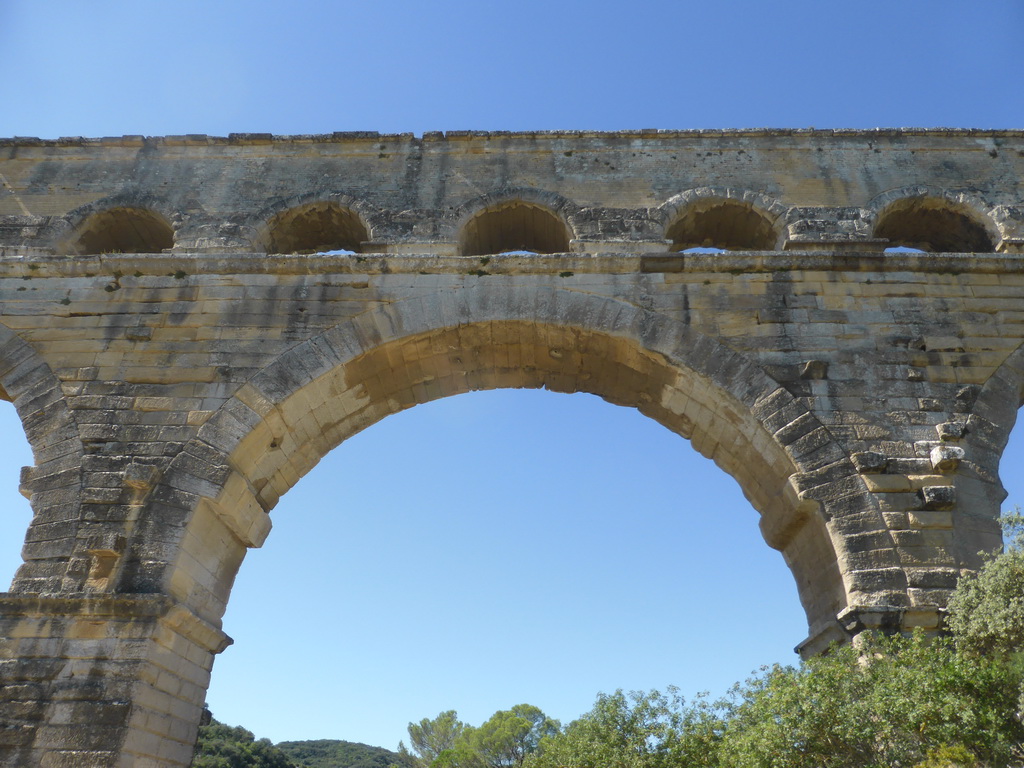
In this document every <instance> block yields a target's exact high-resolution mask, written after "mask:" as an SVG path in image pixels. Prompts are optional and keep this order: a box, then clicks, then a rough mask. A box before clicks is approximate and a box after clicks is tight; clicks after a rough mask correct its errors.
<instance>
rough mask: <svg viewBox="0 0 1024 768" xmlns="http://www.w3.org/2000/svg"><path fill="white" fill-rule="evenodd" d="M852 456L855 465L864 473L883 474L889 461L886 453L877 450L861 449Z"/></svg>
mask: <svg viewBox="0 0 1024 768" xmlns="http://www.w3.org/2000/svg"><path fill="white" fill-rule="evenodd" d="M851 458H852V459H853V466H855V467H856V468H857V471H858V472H860V473H861V474H862V475H868V474H881V473H883V472H885V469H886V466H887V465H888V463H889V460H888V458H887V457H886V456H885V454H882V453H878V452H877V451H860V452H859V453H855V454H853V456H852V457H851Z"/></svg>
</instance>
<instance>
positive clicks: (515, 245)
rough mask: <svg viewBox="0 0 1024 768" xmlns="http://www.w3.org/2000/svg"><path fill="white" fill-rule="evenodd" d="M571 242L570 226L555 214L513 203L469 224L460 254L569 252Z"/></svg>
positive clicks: (461, 239) (461, 238)
mask: <svg viewBox="0 0 1024 768" xmlns="http://www.w3.org/2000/svg"><path fill="white" fill-rule="evenodd" d="M570 239H571V234H570V232H569V227H568V225H567V224H566V223H565V221H563V220H562V219H561V218H560V217H559V216H558V215H556V214H555V213H554V212H552V211H551V210H549V209H548V208H545V207H543V206H540V205H537V204H535V203H527V202H523V201H521V200H513V201H508V202H503V203H500V204H498V205H494V206H490V207H489V208H485V209H484V210H482V211H480V212H479V213H477V214H476V215H475V216H473V218H471V219H470V220H469V221H467V222H466V224H465V226H464V227H463V228H462V232H460V234H459V253H460V254H461V255H463V256H487V255H494V254H499V253H507V252H521V251H526V252H531V253H544V254H546V253H568V251H569V240H570Z"/></svg>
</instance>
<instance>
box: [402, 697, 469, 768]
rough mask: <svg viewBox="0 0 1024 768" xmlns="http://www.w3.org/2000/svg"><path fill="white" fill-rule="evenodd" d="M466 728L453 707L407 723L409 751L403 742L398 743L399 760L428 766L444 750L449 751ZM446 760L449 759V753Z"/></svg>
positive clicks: (422, 767) (414, 764) (421, 766)
mask: <svg viewBox="0 0 1024 768" xmlns="http://www.w3.org/2000/svg"><path fill="white" fill-rule="evenodd" d="M465 730H466V724H465V723H463V722H462V721H461V720H459V716H458V713H457V712H456V711H455V710H454V709H449V710H448V711H446V712H442V713H440V714H439V715H438V716H437V717H435V718H434V719H433V720H431V719H430V718H427V717H425V718H423V719H422V720H420V721H419V722H418V723H409V726H408V732H409V743H410V745H411V746H412V750H411V751H410V750H409V749H408V748H407V747H406V746H405V742H401V741H400V742H399V743H398V754H399V759H400V761H401V762H402V763H403V764H405V765H412V766H419V767H420V768H429V766H432V765H434V763H435V761H436V760H437V759H438V758H439V757H440V756H441V755H442V754H443V753H446V752H451V751H452V750H453V749H454V748H455V746H456V744H457V743H458V742H459V740H460V739H461V738H462V736H463V734H464V732H465ZM446 759H447V760H451V756H450V755H449V756H448V757H447V758H446Z"/></svg>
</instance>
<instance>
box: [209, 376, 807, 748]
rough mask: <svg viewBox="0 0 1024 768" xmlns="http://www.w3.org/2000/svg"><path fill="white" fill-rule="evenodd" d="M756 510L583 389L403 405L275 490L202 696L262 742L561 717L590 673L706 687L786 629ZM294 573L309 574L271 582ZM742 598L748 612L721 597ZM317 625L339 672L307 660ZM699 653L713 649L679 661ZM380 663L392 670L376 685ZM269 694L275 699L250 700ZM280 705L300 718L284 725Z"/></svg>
mask: <svg viewBox="0 0 1024 768" xmlns="http://www.w3.org/2000/svg"><path fill="white" fill-rule="evenodd" d="M694 484H700V485H701V488H700V489H696V488H694V487H693V486H694ZM356 486H365V487H356ZM683 497H685V498H683ZM755 518H756V516H755V514H754V512H753V511H752V510H751V509H750V508H749V504H748V502H747V501H746V500H745V499H744V498H743V497H742V495H741V494H740V493H739V492H738V488H737V487H736V484H735V483H734V482H733V481H732V479H731V478H730V477H728V476H726V474H725V473H723V472H720V471H718V470H717V469H716V468H712V467H711V466H709V464H708V462H707V461H706V460H704V459H702V458H701V457H699V456H698V455H697V454H696V453H695V452H694V451H693V450H691V447H690V446H689V445H687V444H686V443H685V442H684V441H682V440H679V439H677V437H676V435H674V434H671V433H670V432H669V431H668V430H665V429H663V428H662V427H661V426H660V425H658V424H656V423H654V422H652V421H651V420H650V419H646V418H642V417H641V416H640V415H639V414H637V413H636V412H635V411H633V410H632V409H626V408H617V407H613V406H611V405H609V404H607V403H605V402H602V401H601V400H600V399H598V398H596V397H591V396H588V395H582V394H574V395H563V394H555V393H550V392H545V391H538V390H532V391H523V390H497V391H490V392H475V393H470V394H466V395H459V396H456V397H450V398H443V399H441V400H437V401H433V402H431V403H428V404H425V405H421V406H417V407H415V408H412V409H410V410H408V411H405V412H402V413H399V414H395V415H393V416H389V417H387V418H385V419H383V420H382V421H381V422H380V423H378V424H375V425H374V426H373V427H372V428H369V429H367V430H365V431H363V432H361V433H359V434H358V435H355V436H353V437H352V438H351V439H349V440H348V441H346V442H344V443H342V444H341V445H340V446H338V447H337V448H336V449H335V450H334V451H332V452H331V453H330V454H329V455H328V456H327V457H326V458H325V459H324V460H323V461H322V462H321V464H319V465H318V466H317V467H316V468H315V469H314V470H313V471H311V472H310V473H309V475H307V476H306V477H304V478H303V479H302V481H301V482H299V483H298V484H297V485H296V486H295V487H294V488H293V489H292V490H290V491H289V492H288V494H287V495H286V496H284V497H283V498H282V500H281V503H280V505H279V506H278V507H277V508H276V509H275V510H274V519H275V528H274V531H273V532H272V534H271V536H270V538H269V539H268V542H267V544H266V546H265V548H264V549H263V550H261V551H258V552H252V553H250V554H249V555H248V556H247V558H246V562H245V564H244V565H243V568H242V570H241V572H240V574H239V579H238V584H237V586H236V587H235V590H234V592H233V594H232V598H231V606H230V607H229V609H228V615H227V616H226V617H225V629H226V630H227V631H228V632H229V633H230V634H232V635H233V636H234V637H235V638H236V643H235V645H233V646H232V647H231V648H230V649H229V650H228V651H227V652H226V653H225V654H224V655H223V656H221V657H219V658H218V660H217V662H216V664H215V669H214V674H213V682H212V684H211V689H210V695H209V697H208V700H209V703H210V706H211V709H212V710H213V712H214V713H215V714H216V715H217V717H218V718H220V719H224V718H225V717H226V716H229V715H228V714H227V713H234V712H237V714H231V715H230V717H233V718H234V719H233V720H232V722H242V723H245V724H246V727H248V728H250V729H253V730H255V731H257V732H258V733H260V734H261V735H268V736H271V737H272V738H273V739H274V740H275V741H276V740H278V739H280V738H289V739H292V738H323V737H325V736H332V737H337V738H347V739H352V740H356V739H357V738H358V739H361V740H364V741H366V740H368V738H369V736H368V734H370V733H376V732H378V731H385V730H386V731H387V732H388V733H391V734H393V735H392V736H391V737H390V738H389V739H387V740H377V741H373V742H372V743H379V744H382V745H383V746H385V747H388V748H394V746H395V744H396V743H397V740H398V738H400V737H401V738H404V737H405V734H404V733H403V732H402V728H403V727H404V725H405V723H406V722H408V721H409V720H418V719H419V718H420V717H421V716H424V715H426V714H428V713H434V712H437V711H440V710H442V709H450V708H458V709H459V710H460V712H463V711H464V709H465V708H469V707H470V703H471V702H472V701H481V704H480V706H484V703H486V702H493V706H492V707H491V709H490V711H494V710H495V709H498V708H505V707H507V706H508V705H509V702H510V701H512V700H515V701H519V700H520V699H524V700H529V701H530V702H531V703H535V704H539V705H541V706H542V707H543V708H544V709H545V711H547V712H548V713H549V714H551V715H552V716H555V717H562V718H564V719H565V720H566V721H567V720H568V719H570V718H571V717H575V716H576V715H578V714H579V713H580V712H582V711H584V710H585V709H586V708H587V707H589V706H590V705H591V703H592V697H593V695H594V694H595V693H596V692H597V690H598V689H601V688H614V687H627V688H628V687H647V686H654V685H657V686H659V687H661V686H664V685H665V684H667V683H669V682H672V681H675V680H683V681H685V682H684V685H685V686H687V687H688V688H689V689H690V690H689V691H687V692H688V693H691V692H692V693H696V692H697V691H698V690H704V689H710V690H713V691H715V692H718V691H721V692H723V693H724V691H725V689H726V687H727V686H728V685H730V684H731V683H733V682H735V680H737V679H740V676H742V675H745V674H747V673H748V672H749V671H750V670H751V669H754V668H756V667H757V666H759V665H761V664H765V663H771V662H773V661H776V660H778V661H780V662H783V663H785V662H786V661H789V660H791V659H792V646H793V634H791V633H797V632H799V631H800V629H801V627H800V622H801V616H800V608H799V603H798V601H797V599H796V595H795V590H794V589H793V582H792V579H791V577H790V575H789V573H788V571H787V570H786V569H785V568H784V567H783V563H782V561H781V560H779V558H778V555H777V554H776V553H775V552H772V551H771V550H769V549H768V548H767V547H765V546H764V544H763V542H762V541H761V540H760V537H759V536H758V535H757V532H756V530H755V528H754V525H753V523H754V521H755ZM314 532H315V533H314ZM296 552H301V553H302V554H294V553H296ZM727 563H728V564H729V565H726V564H727ZM294 584H302V585H313V587H312V588H311V589H302V590H295V589H293V588H283V589H282V588H281V586H282V585H294ZM738 595H743V596H744V598H743V600H744V602H745V603H746V602H747V601H750V600H756V601H757V603H758V611H757V615H758V617H759V618H757V619H754V617H753V616H751V615H750V614H749V613H748V612H747V609H746V607H745V606H744V605H736V606H735V608H736V609H733V608H730V607H726V606H730V605H732V604H733V601H736V600H737V596H738ZM325 596H329V597H326V601H327V602H329V604H330V609H329V612H330V615H327V616H324V617H323V618H322V619H320V620H319V621H318V622H317V628H318V630H319V634H318V633H308V634H307V633H294V631H293V627H292V625H289V624H285V623H281V622H274V621H267V620H266V618H265V617H266V616H267V615H268V614H269V615H278V613H279V612H281V613H286V614H288V615H299V616H302V615H317V614H318V612H320V611H321V610H322V609H323V606H324V603H325ZM781 598H784V599H781ZM765 617H770V618H765ZM752 620H753V621H757V622H758V630H757V631H756V632H751V631H749V630H750V622H751V621H752ZM279 624H280V626H278V625H279ZM411 628H415V632H412V631H411ZM295 634H300V635H306V637H305V638H303V637H293V635H295ZM324 635H326V636H329V637H331V638H332V641H331V642H332V645H331V651H330V654H331V656H332V658H342V659H360V660H361V662H360V663H359V664H357V665H356V666H357V669H353V670H351V671H346V669H345V666H344V665H341V664H339V665H333V664H324V660H325V658H326V656H327V651H325V649H324V647H323V641H322V637H323V636H324ZM303 640H305V641H306V643H305V645H301V643H302V642H303ZM285 647H287V648H289V652H288V653H281V651H280V649H281V648H285ZM705 657H710V658H715V659H717V660H718V662H719V663H718V664H696V663H695V662H694V661H693V659H695V658H705ZM496 659H500V660H501V661H500V663H494V662H495V660H496ZM601 659H604V660H605V662H606V663H602V662H601ZM384 666H386V667H387V674H388V676H389V677H392V678H397V679H399V680H401V682H402V685H401V687H397V686H391V687H389V690H388V691H387V693H386V694H383V692H382V691H381V690H380V688H381V682H382V678H381V676H380V668H381V667H384ZM270 667H272V668H273V669H274V674H273V675H263V674H257V675H254V674H253V673H252V670H253V669H262V668H270ZM713 667H718V669H713ZM303 681H305V683H303ZM640 681H644V682H643V685H641V682H640ZM304 684H305V685H306V686H309V688H307V690H309V693H308V695H307V694H306V693H305V691H304V690H303V688H302V686H303V685H304ZM321 689H323V690H321ZM551 689H553V690H551ZM338 690H345V691H346V693H347V696H346V697H339V696H337V695H333V696H332V695H331V692H336V691H338ZM517 690H519V691H526V693H516V692H515V691H517ZM320 699H324V700H327V699H329V700H330V701H331V706H329V707H318V706H317V704H316V702H317V701H318V700H320ZM279 700H280V701H285V700H287V701H290V702H292V703H291V704H289V705H288V706H289V712H288V713H284V712H281V711H280V710H278V712H277V713H275V711H274V710H275V709H276V708H275V707H273V706H272V705H270V706H268V705H267V702H274V701H279ZM257 702H259V704H258V705H257ZM292 708H294V709H295V710H297V711H298V712H303V715H302V717H301V726H299V727H302V728H307V729H308V732H306V733H302V734H295V733H294V732H287V731H285V730H284V729H285V728H286V725H285V723H283V722H282V720H285V719H286V718H287V716H288V715H290V714H292V713H291V709H292ZM304 710H305V711H304ZM490 711H488V712H487V713H486V714H490ZM221 713H225V714H221ZM307 713H308V714H307ZM275 714H280V715H281V716H280V717H277V716H275ZM293 719H299V718H298V717H297V715H293ZM264 722H265V723H266V724H267V725H266V727H264V726H263V723H264ZM340 723H344V727H346V728H349V729H351V730H350V732H349V733H345V732H342V733H338V732H337V730H336V729H338V728H339V724H340ZM388 723H390V724H391V726H392V727H391V728H390V729H388V728H386V727H385V724H388ZM275 729H277V730H275ZM278 734H280V735H278Z"/></svg>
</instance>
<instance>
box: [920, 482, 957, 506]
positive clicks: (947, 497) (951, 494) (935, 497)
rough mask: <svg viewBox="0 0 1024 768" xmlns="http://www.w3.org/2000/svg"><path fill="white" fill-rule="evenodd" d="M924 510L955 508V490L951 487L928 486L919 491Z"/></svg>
mask: <svg viewBox="0 0 1024 768" xmlns="http://www.w3.org/2000/svg"><path fill="white" fill-rule="evenodd" d="M921 499H922V500H923V502H924V508H925V509H926V510H943V509H953V507H955V506H956V488H954V487H953V486H951V485H928V486H925V487H924V488H922V489H921Z"/></svg>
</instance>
